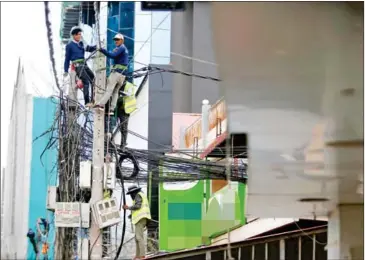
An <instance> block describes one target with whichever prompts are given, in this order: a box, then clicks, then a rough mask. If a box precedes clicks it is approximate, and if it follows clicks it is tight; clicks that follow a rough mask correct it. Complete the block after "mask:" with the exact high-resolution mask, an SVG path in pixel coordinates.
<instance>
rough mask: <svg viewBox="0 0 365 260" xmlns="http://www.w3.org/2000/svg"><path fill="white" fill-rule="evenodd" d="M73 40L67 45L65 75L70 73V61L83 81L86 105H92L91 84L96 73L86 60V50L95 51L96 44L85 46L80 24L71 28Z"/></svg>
mask: <svg viewBox="0 0 365 260" xmlns="http://www.w3.org/2000/svg"><path fill="white" fill-rule="evenodd" d="M70 33H71V36H72V41H70V42H69V43H68V44H67V45H66V55H65V64H64V76H65V77H66V76H67V75H68V69H69V66H70V62H71V63H72V65H73V66H74V67H75V70H76V75H77V76H78V77H79V78H80V79H81V81H82V83H83V92H84V101H85V106H87V107H90V106H91V105H92V104H91V101H92V100H91V98H90V93H89V85H91V86H92V84H93V82H94V78H95V76H94V73H93V72H92V71H91V70H90V68H89V67H88V66H87V64H86V62H85V51H87V52H94V51H96V50H97V49H96V46H89V45H86V46H84V43H83V42H82V40H81V33H82V29H81V28H80V27H78V26H74V27H72V28H71V32H70ZM92 96H93V88H92V87H91V97H92Z"/></svg>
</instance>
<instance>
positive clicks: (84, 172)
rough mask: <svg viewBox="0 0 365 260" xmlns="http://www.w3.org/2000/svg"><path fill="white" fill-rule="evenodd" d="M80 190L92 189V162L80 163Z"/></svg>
mask: <svg viewBox="0 0 365 260" xmlns="http://www.w3.org/2000/svg"><path fill="white" fill-rule="evenodd" d="M79 185H80V189H90V188H91V161H83V162H80V177H79Z"/></svg>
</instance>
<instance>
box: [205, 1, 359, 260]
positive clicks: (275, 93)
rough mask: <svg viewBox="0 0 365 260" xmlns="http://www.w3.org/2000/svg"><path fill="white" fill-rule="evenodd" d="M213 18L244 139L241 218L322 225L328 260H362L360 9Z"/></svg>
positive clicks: (227, 6)
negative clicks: (324, 220) (325, 220)
mask: <svg viewBox="0 0 365 260" xmlns="http://www.w3.org/2000/svg"><path fill="white" fill-rule="evenodd" d="M212 10H213V13H212V15H213V24H212V27H213V31H214V33H213V39H212V41H213V42H214V43H215V51H216V57H217V62H218V63H219V67H218V70H219V76H220V78H221V79H223V82H222V83H221V89H222V91H223V93H224V96H225V100H226V102H227V109H228V117H229V124H230V125H229V126H228V127H229V131H230V132H231V133H246V134H247V135H248V144H249V147H248V148H249V155H248V157H249V158H250V161H249V171H248V176H249V181H248V187H249V194H248V205H247V213H248V214H249V215H253V216H258V217H309V216H312V217H313V216H320V215H328V216H329V230H328V246H327V248H328V259H357V258H362V257H363V245H364V241H363V217H364V216H363V195H362V194H359V193H358V192H357V190H358V186H359V185H361V178H359V175H362V174H363V161H364V155H363V124H364V118H363V106H364V99H363V96H364V86H363V31H364V29H363V20H364V15H363V13H364V12H363V2H351V3H350V2H336V3H334V2H321V3H317V2H316V3H315V2H310V3H309V2H290V3H289V2H281V3H276V2H270V3H266V2H265V3H264V2H256V3H255V2H229V3H228V2H225V3H223V2H215V3H213V9H212ZM227 28H229V30H227ZM321 125H323V126H324V127H322V129H321V127H319V126H321ZM313 147H316V148H315V149H312V148H313ZM314 154H317V156H313V155H314ZM309 155H312V156H309ZM359 179H360V180H359ZM347 257H348V258H347ZM351 257H352V258H351Z"/></svg>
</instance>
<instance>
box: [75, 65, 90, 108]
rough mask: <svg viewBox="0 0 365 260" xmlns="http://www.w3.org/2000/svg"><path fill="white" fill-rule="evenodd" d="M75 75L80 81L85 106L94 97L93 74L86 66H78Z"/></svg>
mask: <svg viewBox="0 0 365 260" xmlns="http://www.w3.org/2000/svg"><path fill="white" fill-rule="evenodd" d="M76 75H77V76H78V77H79V78H80V79H81V81H82V83H83V85H84V88H83V92H84V100H85V105H86V104H88V103H90V101H91V100H92V98H93V96H94V90H93V87H92V86H93V82H94V79H95V76H94V73H93V72H92V71H91V69H90V68H89V67H88V66H87V64H80V65H78V66H77V67H76ZM90 85H91V98H90V89H89V86H90Z"/></svg>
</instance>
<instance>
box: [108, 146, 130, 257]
mask: <svg viewBox="0 0 365 260" xmlns="http://www.w3.org/2000/svg"><path fill="white" fill-rule="evenodd" d="M111 144H112V145H113V147H114V152H115V159H116V161H118V151H117V147H116V146H115V144H114V143H112V142H111ZM116 165H117V167H118V168H119V171H120V173H121V178H120V181H121V185H122V193H121V196H123V205H126V204H127V202H126V199H125V196H126V194H125V188H124V178H123V174H122V169H121V167H120V165H119V164H118V163H117V164H116ZM126 215H127V210H126V209H124V208H123V229H122V238H121V241H120V245H119V247H118V251H117V254H116V255H115V258H114V260H117V259H118V257H119V255H120V252H121V251H122V247H123V242H124V236H125V230H126V222H127V221H126Z"/></svg>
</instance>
